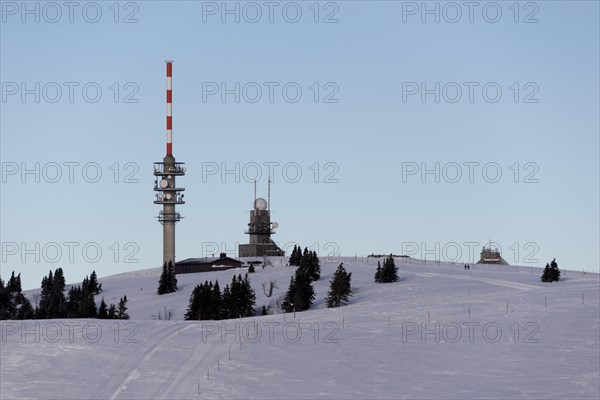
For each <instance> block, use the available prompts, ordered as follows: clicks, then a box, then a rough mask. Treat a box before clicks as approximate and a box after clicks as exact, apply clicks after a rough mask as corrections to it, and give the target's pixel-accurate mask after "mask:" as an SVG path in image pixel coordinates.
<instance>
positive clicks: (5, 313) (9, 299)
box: [0, 271, 35, 320]
mask: <svg viewBox="0 0 600 400" xmlns="http://www.w3.org/2000/svg"><path fill="white" fill-rule="evenodd" d="M34 317H35V310H34V309H33V307H32V305H31V302H30V301H29V300H28V299H27V297H25V295H24V294H23V293H22V290H21V274H19V275H17V276H15V271H13V272H12V274H11V276H10V279H9V280H8V282H7V283H6V285H5V284H4V281H3V280H2V278H0V320H4V319H31V318H34Z"/></svg>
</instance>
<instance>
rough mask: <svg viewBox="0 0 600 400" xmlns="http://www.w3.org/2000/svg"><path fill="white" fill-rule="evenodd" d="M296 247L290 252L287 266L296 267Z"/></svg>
mask: <svg viewBox="0 0 600 400" xmlns="http://www.w3.org/2000/svg"><path fill="white" fill-rule="evenodd" d="M297 249H298V246H296V245H294V249H293V250H292V254H290V259H289V260H288V264H289V265H296V250H297Z"/></svg>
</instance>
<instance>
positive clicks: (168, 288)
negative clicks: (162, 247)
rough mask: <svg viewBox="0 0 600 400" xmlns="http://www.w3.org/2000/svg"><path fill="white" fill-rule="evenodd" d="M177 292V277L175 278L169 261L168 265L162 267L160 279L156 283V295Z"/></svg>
mask: <svg viewBox="0 0 600 400" xmlns="http://www.w3.org/2000/svg"><path fill="white" fill-rule="evenodd" d="M176 291H177V277H176V276H175V267H173V263H172V262H171V261H169V264H168V265H167V264H166V263H165V264H164V265H163V270H162V273H161V274H160V279H159V281H158V290H157V291H156V293H157V294H159V295H163V294H169V293H174V292H176Z"/></svg>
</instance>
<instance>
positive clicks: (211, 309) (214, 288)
mask: <svg viewBox="0 0 600 400" xmlns="http://www.w3.org/2000/svg"><path fill="white" fill-rule="evenodd" d="M255 304H256V295H255V293H254V289H253V288H252V286H251V285H250V280H249V279H248V274H246V275H245V276H244V278H242V275H241V274H238V275H237V276H235V275H234V276H233V278H232V280H231V284H229V285H227V286H225V289H223V292H222V293H221V290H220V287H219V281H215V284H214V285H213V283H212V281H211V282H208V281H206V282H204V283H203V284H201V285H197V286H196V287H195V288H194V290H193V291H192V294H191V296H190V301H189V305H188V309H187V312H186V313H185V319H186V320H217V319H229V318H242V317H250V316H252V315H254V313H255V311H254V305H255Z"/></svg>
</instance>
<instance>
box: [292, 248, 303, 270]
mask: <svg viewBox="0 0 600 400" xmlns="http://www.w3.org/2000/svg"><path fill="white" fill-rule="evenodd" d="M301 260H302V249H301V248H300V246H297V245H294V250H292V255H291V256H290V260H289V264H290V265H293V266H296V267H299V266H300V261H301Z"/></svg>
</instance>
